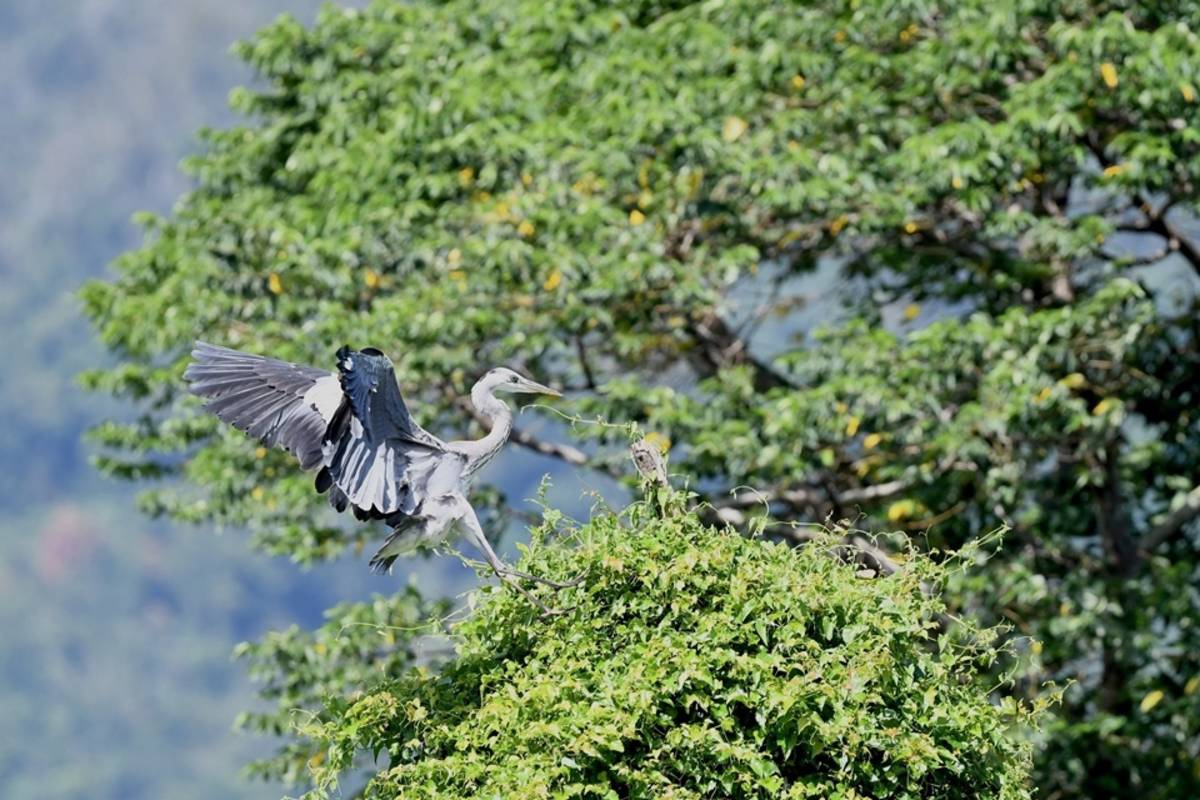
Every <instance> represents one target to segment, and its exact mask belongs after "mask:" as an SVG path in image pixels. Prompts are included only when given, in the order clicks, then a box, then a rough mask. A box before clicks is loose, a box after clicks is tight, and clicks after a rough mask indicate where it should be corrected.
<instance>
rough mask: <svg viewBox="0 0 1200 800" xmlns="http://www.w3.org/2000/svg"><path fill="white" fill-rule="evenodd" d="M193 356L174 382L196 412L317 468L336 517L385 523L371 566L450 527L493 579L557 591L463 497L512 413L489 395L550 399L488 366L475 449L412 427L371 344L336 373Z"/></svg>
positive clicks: (479, 397) (226, 356) (246, 356)
mask: <svg viewBox="0 0 1200 800" xmlns="http://www.w3.org/2000/svg"><path fill="white" fill-rule="evenodd" d="M192 358H193V359H194V360H193V362H192V363H191V364H190V365H188V368H187V371H186V372H185V373H184V377H185V379H187V380H188V381H189V382H190V384H191V386H190V389H191V391H192V393H193V394H196V395H199V396H200V397H203V398H205V401H206V402H205V404H204V408H205V409H207V410H208V411H211V412H212V413H213V414H215V415H216V416H217V417H219V418H220V419H222V420H224V421H225V422H228V423H229V424H231V425H233V426H235V427H237V428H238V429H239V430H242V431H245V432H246V433H247V434H249V435H250V436H253V437H254V438H256V439H258V440H260V441H261V442H262V443H263V444H265V445H267V446H272V445H277V444H278V445H281V446H283V447H284V448H285V449H286V450H288V451H290V452H291V453H293V454H294V455H295V456H296V457H297V459H298V460H299V461H300V466H301V467H302V468H303V469H306V470H307V469H317V470H318V471H317V476H316V489H317V491H319V492H328V493H329V501H330V504H331V505H332V506H333V507H334V508H335V509H337V510H338V511H339V512H340V511H345V510H346V509H351V510H352V511H353V513H354V515H355V517H356V518H358V519H360V520H371V519H381V520H384V521H385V522H386V523H387V524H388V525H390V526H391V527H392V529H393V531H392V534H391V536H389V537H388V539H387V540H386V541H385V542H384V544H383V546H382V547H381V548H380V549H379V550H378V552H376V553H375V555H374V556H373V557H372V559H371V567H372V568H373V569H375V570H376V571H388V570H389V569H390V568H391V566H392V564H393V563H394V562H395V560H396V558H397V556H399V555H401V554H402V553H405V552H407V551H409V550H412V549H414V548H415V547H417V546H419V545H421V544H425V543H434V542H438V541H440V540H442V539H444V538H446V537H448V536H449V535H450V534H451V533H452V532H453V530H454V528H455V527H456V526H459V527H461V528H462V529H463V531H464V532H465V533H466V534H467V536H468V538H470V539H471V541H472V542H473V543H474V544H475V545H476V546H477V547H479V549H480V550H482V551H483V553H484V555H485V556H486V557H487V560H488V563H489V564H490V565H491V567H492V569H493V570H495V572H496V574H497V575H499V576H500V577H502V578H504V579H506V580H509V581H515V580H516V579H530V580H537V581H540V582H542V583H547V584H550V585H554V586H564V585H567V584H559V583H556V582H554V581H548V580H545V579H543V578H535V577H534V576H531V575H526V574H525V573H521V572H517V571H516V570H513V569H512V568H511V567H508V566H507V565H505V564H504V563H503V562H502V561H501V560H500V559H499V558H498V557H497V556H496V554H495V552H494V551H493V550H492V547H491V545H490V544H488V541H487V537H486V536H485V535H484V533H483V529H482V527H481V526H480V524H479V520H478V518H477V517H476V516H475V511H474V509H472V508H471V505H470V503H469V502H468V501H467V499H466V495H467V490H468V488H469V483H470V480H471V478H472V477H473V476H474V475H475V474H476V473H478V471H479V470H480V469H482V468H483V466H484V465H485V464H487V463H488V462H489V461H490V460H491V459H492V458H493V457H495V455H496V454H497V453H498V452H499V451H500V449H501V448H502V447H503V446H504V443H505V442H506V441H507V440H508V436H509V434H510V433H511V431H512V419H513V416H512V410H511V409H510V408H509V407H508V405H506V404H505V403H504V402H503V401H501V400H500V399H498V398H497V397H496V396H495V395H496V392H503V391H507V392H524V393H539V394H552V395H556V394H558V392H556V391H554V390H553V389H550V388H549V387H547V386H543V385H542V384H539V383H535V382H533V381H531V380H529V379H528V378H524V377H522V376H520V375H518V374H517V373H515V372H513V371H512V370H509V369H504V368H498V369H493V370H491V371H490V372H488V373H487V374H486V375H484V376H483V378H481V379H480V380H479V381H478V382H477V383H476V384H475V386H474V388H473V389H472V390H471V400H472V402H473V403H474V404H475V407H476V409H477V410H478V411H479V413H480V414H481V415H482V416H483V417H484V418H486V419H487V420H488V421H489V422H490V423H491V426H492V427H491V431H490V432H489V433H488V434H487V435H486V436H484V437H483V438H482V439H479V440H477V441H454V442H444V441H442V440H441V439H439V438H437V437H436V436H434V435H433V434H431V433H429V432H428V431H426V430H425V429H424V428H422V427H421V426H420V425H418V424H417V423H416V422H415V421H414V420H413V418H412V414H411V413H410V412H409V410H408V406H407V405H406V404H405V402H404V397H403V395H402V394H401V392H400V386H399V384H398V383H397V382H396V374H395V371H394V369H393V367H392V362H391V361H390V360H389V359H388V357H387V356H385V355H384V354H383V353H382V352H381V351H379V350H377V349H375V348H371V347H368V348H363V349H362V350H351V349H350V348H349V347H343V348H341V349H340V350H338V352H337V368H338V371H337V372H336V373H333V372H327V371H325V370H320V369H316V368H314V367H306V366H301V365H298V364H289V363H287V362H285V361H279V360H277V359H273V358H268V357H266V356H259V355H253V354H250V353H243V352H241V351H238V350H230V349H227V348H224V347H217V346H215V345H211V344H206V343H204V342H197V343H196V347H195V349H194V350H193V351H192ZM518 588H520V587H519V586H518ZM522 591H523V590H522ZM531 599H532V598H531ZM535 602H537V601H536V600H535ZM538 604H539V605H541V603H540V602H539V603H538ZM542 607H543V609H545V607H544V606H542Z"/></svg>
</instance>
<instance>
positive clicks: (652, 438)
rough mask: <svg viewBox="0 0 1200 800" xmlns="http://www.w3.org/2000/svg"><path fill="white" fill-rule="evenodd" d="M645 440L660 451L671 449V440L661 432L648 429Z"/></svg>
mask: <svg viewBox="0 0 1200 800" xmlns="http://www.w3.org/2000/svg"><path fill="white" fill-rule="evenodd" d="M644 438H645V440H646V441H647V442H648V443H650V444H652V445H654V446H655V447H657V448H658V449H659V451H660V452H663V453H665V452H667V451H668V450H670V449H671V440H670V439H668V438H667V437H666V436H663V435H662V434H661V433H658V432H656V431H650V432H649V433H647V434H646V436H645V437H644Z"/></svg>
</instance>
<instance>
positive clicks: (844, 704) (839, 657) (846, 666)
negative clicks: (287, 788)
mask: <svg viewBox="0 0 1200 800" xmlns="http://www.w3.org/2000/svg"><path fill="white" fill-rule="evenodd" d="M562 523H563V520H562V518H561V517H560V516H559V515H557V514H556V513H554V512H549V513H548V515H547V518H546V522H545V523H544V525H543V527H542V529H541V531H539V532H535V536H534V545H533V546H532V547H531V548H530V550H529V551H528V552H527V554H526V557H525V559H524V564H523V566H524V568H526V569H529V570H533V571H535V572H541V573H544V574H551V575H559V576H568V575H570V574H573V573H578V572H582V573H583V575H584V576H585V578H586V580H585V581H584V583H583V584H582V585H581V586H579V587H578V588H576V589H571V590H568V591H566V592H562V593H559V594H557V595H555V596H554V597H553V598H552V599H553V602H557V603H560V604H563V605H565V606H570V610H569V611H568V612H567V613H565V614H563V615H562V616H558V617H552V618H547V617H544V616H540V615H539V613H538V612H537V610H536V609H535V608H534V607H533V606H532V605H531V604H530V603H529V602H528V601H527V600H525V599H524V598H522V597H521V596H520V595H518V594H517V593H515V592H510V591H507V590H500V589H494V590H492V591H491V592H490V593H485V594H484V595H483V596H482V597H480V598H478V599H479V602H478V605H477V607H476V608H475V610H474V611H473V612H472V613H471V614H470V615H469V616H468V617H467V618H466V619H465V620H464V621H462V622H460V623H458V624H457V625H455V626H454V627H453V633H454V636H455V638H456V640H457V655H456V657H455V658H454V659H452V660H451V661H450V662H449V663H447V664H446V665H445V667H444V668H443V669H441V670H437V671H433V670H425V669H419V668H418V669H411V668H409V669H403V670H399V671H398V672H397V673H396V674H392V675H386V676H381V677H380V678H379V679H378V680H377V681H376V682H375V683H374V684H373V685H366V686H363V687H362V688H361V689H359V690H357V691H353V692H352V693H351V694H349V695H348V696H337V697H335V698H333V699H330V700H329V701H328V703H327V706H326V708H325V709H324V712H323V713H321V714H318V715H316V716H314V717H312V718H308V719H306V720H305V721H304V722H303V723H302V724H301V725H299V727H298V731H299V733H300V735H301V737H302V738H310V739H311V740H312V744H314V745H315V746H316V747H315V749H314V751H313V752H314V753H315V755H314V757H313V758H312V759H311V760H310V764H311V766H312V774H313V778H314V781H315V784H316V786H317V787H318V788H317V789H316V790H315V791H314V792H313V793H312V794H311V795H310V796H311V797H320V798H324V797H329V796H336V793H337V791H339V790H340V788H341V787H339V781H340V780H341V779H342V778H343V777H344V776H345V775H347V774H348V773H350V772H352V771H354V770H355V766H356V765H359V766H361V762H363V761H365V762H368V763H373V764H374V767H373V769H374V770H375V772H374V774H373V776H372V777H371V778H370V783H369V785H368V786H367V788H366V790H365V793H364V796H365V797H368V798H389V800H390V798H395V797H404V798H453V799H454V800H461V799H462V798H473V797H479V798H510V797H521V798H538V797H544V798H570V797H580V798H585V797H586V798H614V800H615V798H702V797H705V798H707V797H730V798H780V797H782V798H802V797H803V798H807V797H813V798H818V797H819V798H846V799H848V798H889V800H900V799H901V798H913V800H916V798H921V799H922V800H931V799H933V798H954V800H965V799H967V798H975V797H979V798H985V797H986V798H1024V797H1028V796H1029V792H1028V791H1027V789H1026V783H1025V779H1026V774H1027V769H1028V762H1029V747H1028V744H1027V739H1028V737H1027V736H1024V735H1022V733H1021V731H1020V728H1021V727H1023V726H1025V725H1028V724H1030V723H1031V722H1032V720H1033V717H1035V716H1036V710H1034V709H1031V708H1027V707H1023V706H1019V705H1017V704H1015V703H1013V702H1012V701H1011V700H1009V701H1006V702H1005V703H1003V704H995V703H993V702H991V700H990V699H989V685H988V684H987V683H986V681H984V679H983V678H982V675H983V673H984V672H985V670H987V669H988V668H989V667H991V666H994V665H995V662H996V660H997V659H1000V658H1002V657H1003V656H1004V654H1005V647H1004V646H1003V645H1002V644H1000V643H999V639H998V636H997V631H995V630H982V631H981V630H971V631H969V632H968V633H966V634H963V632H962V630H963V629H960V632H959V634H958V635H956V636H954V637H950V636H948V635H945V634H943V633H942V632H941V631H942V627H941V623H942V621H943V620H942V612H943V610H944V606H943V604H942V602H941V601H940V600H939V599H938V597H937V594H936V588H937V586H938V585H939V583H940V581H941V580H942V578H943V577H944V575H945V574H946V571H947V569H948V568H947V567H946V566H939V565H937V564H935V563H934V562H933V561H931V560H929V559H927V558H925V557H921V556H917V555H916V554H910V557H909V558H908V559H906V561H905V564H904V566H903V567H902V568H901V569H900V570H899V571H898V572H896V573H895V574H892V575H886V576H877V575H876V574H874V572H873V571H871V570H864V569H863V568H862V566H861V565H860V564H855V563H854V559H847V558H846V557H845V556H846V551H845V549H844V546H841V545H839V544H838V543H839V542H840V541H841V539H840V538H838V535H837V533H832V532H831V533H824V532H822V533H820V535H818V536H817V537H815V538H814V539H813V541H812V542H811V543H810V544H808V545H806V546H804V547H801V548H798V549H797V548H793V547H788V546H784V545H781V544H777V543H773V542H770V541H767V540H764V539H762V538H757V537H752V538H747V537H743V536H739V535H737V534H735V533H732V532H729V531H722V530H717V529H713V528H710V527H706V526H705V525H703V524H702V523H701V522H700V521H699V520H698V519H697V517H696V516H695V515H692V514H688V513H683V512H671V513H668V514H667V515H666V516H665V517H664V518H660V517H658V516H656V515H655V514H653V513H650V510H649V506H647V505H645V504H635V505H634V506H632V507H631V508H630V509H629V510H628V511H627V512H626V513H624V514H622V515H615V514H608V515H603V516H599V517H597V518H595V519H594V520H593V521H591V522H590V523H588V524H586V525H584V526H582V527H578V528H569V527H568V528H567V530H566V531H565V532H561V531H560V533H565V535H564V539H566V540H570V544H571V546H561V545H559V544H553V545H546V544H542V543H541V542H542V536H544V535H545V534H547V533H549V532H550V531H551V530H552V529H553V528H555V527H559V526H562ZM560 541H561V540H560ZM952 562H953V560H952ZM954 563H957V562H954ZM485 592H486V590H485ZM547 599H551V598H549V597H548V598H547ZM372 758H374V761H373V762H372ZM354 774H355V775H357V772H355V773H354ZM346 782H347V783H349V782H351V781H350V779H346ZM345 788H346V789H347V790H348V789H349V788H350V787H348V786H347V787H345Z"/></svg>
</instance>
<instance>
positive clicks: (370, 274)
mask: <svg viewBox="0 0 1200 800" xmlns="http://www.w3.org/2000/svg"><path fill="white" fill-rule="evenodd" d="M363 280H364V281H366V283H367V287H368V288H371V289H378V288H379V273H378V272H376V271H375V270H373V269H369V270H367V274H366V275H364V276H363Z"/></svg>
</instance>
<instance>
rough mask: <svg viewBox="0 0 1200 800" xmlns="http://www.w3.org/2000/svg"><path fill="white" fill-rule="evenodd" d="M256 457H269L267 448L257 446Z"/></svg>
mask: <svg viewBox="0 0 1200 800" xmlns="http://www.w3.org/2000/svg"><path fill="white" fill-rule="evenodd" d="M254 457H255V458H266V457H267V448H265V447H256V448H255V449H254Z"/></svg>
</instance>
